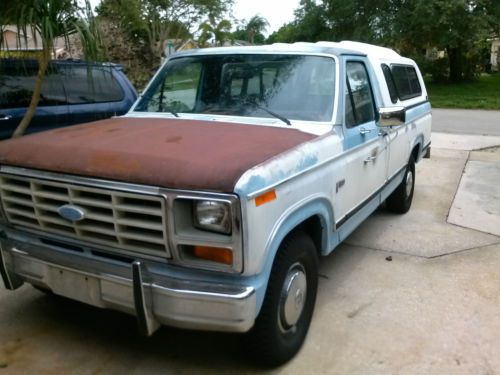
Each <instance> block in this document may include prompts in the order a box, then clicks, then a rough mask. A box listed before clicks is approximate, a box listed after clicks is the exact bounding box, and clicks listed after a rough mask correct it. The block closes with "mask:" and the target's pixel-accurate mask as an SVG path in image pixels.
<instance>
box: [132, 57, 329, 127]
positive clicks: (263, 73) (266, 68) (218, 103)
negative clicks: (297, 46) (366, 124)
mask: <svg viewBox="0 0 500 375" xmlns="http://www.w3.org/2000/svg"><path fill="white" fill-rule="evenodd" d="M335 73H336V71H335V61H334V60H333V59H332V58H328V57H323V56H307V55H305V56H301V55H286V54H284V55H283V54H281V55H280V54H265V55H258V54H256V55H252V54H224V55H208V56H188V57H179V58H175V59H172V60H170V61H169V62H168V63H167V64H166V65H165V67H164V68H163V70H162V71H161V72H160V73H159V74H158V75H157V77H156V78H155V80H154V81H153V82H152V84H151V85H150V87H149V88H148V89H147V90H146V92H145V93H144V95H143V96H142V98H141V99H140V100H139V102H138V104H137V106H136V107H135V108H134V110H135V111H141V112H142V111H147V112H171V111H173V112H182V113H204V114H206V113H210V114H221V115H230V116H243V117H276V116H274V115H273V114H272V112H274V113H276V114H279V115H280V116H283V117H285V118H286V119H290V120H304V121H331V120H332V115H333V103H334V98H335V79H336V77H335ZM166 77H167V78H166Z"/></svg>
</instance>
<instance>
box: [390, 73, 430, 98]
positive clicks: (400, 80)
mask: <svg viewBox="0 0 500 375" xmlns="http://www.w3.org/2000/svg"><path fill="white" fill-rule="evenodd" d="M391 73H392V77H393V78H394V83H395V85H396V89H397V92H398V96H399V99H401V100H407V99H411V98H415V97H417V96H420V95H422V88H421V87H420V82H419V81H418V76H417V71H416V70H415V68H414V67H413V66H410V65H393V66H392V67H391Z"/></svg>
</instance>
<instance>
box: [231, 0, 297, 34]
mask: <svg viewBox="0 0 500 375" xmlns="http://www.w3.org/2000/svg"><path fill="white" fill-rule="evenodd" d="M299 3H300V0H235V2H234V6H233V15H234V17H235V18H236V19H239V20H241V19H246V20H247V21H248V20H249V19H250V18H252V17H253V16H254V15H256V14H258V15H260V16H262V17H264V18H265V19H267V21H268V22H269V28H268V30H267V33H266V34H267V35H269V34H272V33H273V32H274V31H277V30H278V29H279V28H280V27H281V26H283V24H285V23H288V22H291V21H292V20H293V18H294V16H293V12H294V10H295V9H296V8H298V6H299Z"/></svg>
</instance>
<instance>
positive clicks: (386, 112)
mask: <svg viewBox="0 0 500 375" xmlns="http://www.w3.org/2000/svg"><path fill="white" fill-rule="evenodd" d="M405 122H406V108H405V107H387V108H379V109H378V124H377V125H378V126H381V127H383V126H398V125H403V124H404V123H405Z"/></svg>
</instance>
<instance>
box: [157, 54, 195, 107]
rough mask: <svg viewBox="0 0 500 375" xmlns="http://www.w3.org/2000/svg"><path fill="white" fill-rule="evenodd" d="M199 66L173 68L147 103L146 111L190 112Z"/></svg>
mask: <svg viewBox="0 0 500 375" xmlns="http://www.w3.org/2000/svg"><path fill="white" fill-rule="evenodd" d="M200 74H201V64H199V63H194V64H188V65H175V66H173V68H172V70H171V71H170V74H168V75H167V76H166V77H165V79H164V81H163V82H162V84H161V85H159V86H158V87H157V89H156V91H155V93H154V94H153V97H152V100H151V101H150V102H149V103H148V111H151V112H156V111H158V112H163V111H165V110H167V108H168V110H169V111H173V112H186V111H192V110H193V109H194V106H195V104H196V95H197V90H198V84H199V81H200Z"/></svg>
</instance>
